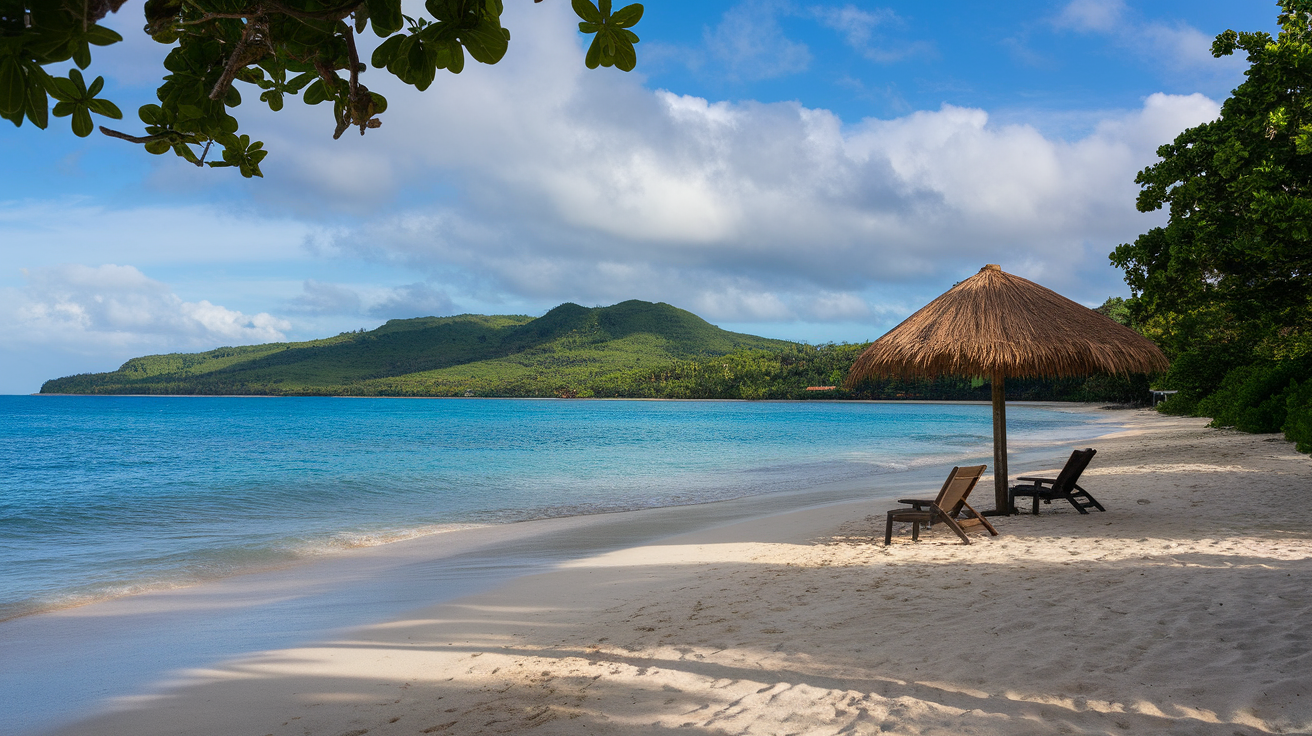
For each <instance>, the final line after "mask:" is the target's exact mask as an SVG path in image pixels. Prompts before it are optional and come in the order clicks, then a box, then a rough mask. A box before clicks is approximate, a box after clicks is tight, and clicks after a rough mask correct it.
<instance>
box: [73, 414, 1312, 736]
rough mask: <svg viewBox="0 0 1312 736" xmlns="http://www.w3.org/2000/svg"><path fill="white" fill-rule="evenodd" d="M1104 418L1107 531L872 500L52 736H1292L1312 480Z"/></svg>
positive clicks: (375, 632) (1308, 472) (606, 562)
mask: <svg viewBox="0 0 1312 736" xmlns="http://www.w3.org/2000/svg"><path fill="white" fill-rule="evenodd" d="M1118 418H1120V419H1123V420H1125V421H1127V422H1128V424H1129V426H1130V427H1131V428H1130V430H1129V431H1126V432H1121V433H1119V434H1117V435H1115V436H1111V437H1107V438H1104V439H1101V440H1099V441H1098V442H1097V443H1094V444H1095V446H1096V447H1097V448H1098V450H1099V453H1098V456H1097V457H1096V458H1095V459H1094V461H1093V463H1092V465H1091V466H1090V469H1089V470H1088V472H1087V473H1086V474H1085V479H1084V482H1082V485H1084V486H1085V487H1086V488H1088V489H1089V490H1090V491H1091V492H1092V493H1093V494H1094V495H1095V496H1097V498H1098V499H1099V500H1100V501H1101V502H1102V503H1103V504H1104V505H1105V506H1106V507H1107V509H1108V510H1107V512H1106V513H1099V512H1096V511H1095V512H1093V513H1091V514H1089V515H1079V514H1077V513H1076V512H1075V510H1074V509H1073V508H1071V507H1070V506H1069V505H1067V504H1064V503H1062V504H1053V505H1051V506H1044V507H1043V508H1042V509H1041V513H1040V515H1039V516H1037V517H1033V516H1028V515H1021V516H1014V517H1007V518H1000V519H997V520H996V521H995V523H996V526H997V527H998V530H999V531H1000V532H1001V536H999V537H996V538H990V537H988V536H987V535H981V534H976V535H973V536H972V539H973V541H974V543H973V544H971V545H969V546H966V545H962V544H960V543H959V541H958V540H957V539H956V538H955V537H954V536H953V535H952V534H951V533H950V532H949V531H948V530H946V529H944V528H942V527H938V528H936V529H935V530H934V531H933V532H930V533H928V534H926V535H924V536H922V538H921V541H920V542H919V543H914V544H913V543H912V542H911V540H910V529H909V525H905V527H904V528H899V529H898V530H897V534H896V536H895V538H894V544H893V545H892V546H891V547H889V548H884V547H883V546H881V545H880V544H879V542H880V541H882V533H883V517H884V512H885V511H886V510H887V509H888V508H890V507H891V503H890V502H889V501H887V500H883V501H863V502H857V503H852V502H848V503H839V504H831V505H827V506H823V507H819V508H810V509H805V510H800V511H793V512H789V513H784V514H776V515H772V516H767V517H765V518H757V519H752V520H748V521H741V522H736V523H731V524H727V525H722V526H718V527H716V528H713V529H711V530H709V531H701V532H697V533H693V534H687V535H683V536H679V537H673V538H668V539H663V540H661V541H660V542H659V543H656V544H649V545H643V546H635V547H630V548H626V549H621V550H618V551H611V552H607V553H604V554H598V555H592V556H589V557H586V558H584V559H579V560H574V561H572V562H568V563H565V564H563V565H561V566H559V567H558V568H556V569H552V570H550V571H548V572H544V573H540V574H535V575H529V576H525V577H518V578H514V579H512V580H510V581H509V582H506V583H504V584H501V585H500V586H499V587H496V588H495V589H493V590H490V591H486V592H482V593H478V594H475V595H471V596H467V597H464V598H461V599H458V600H456V601H454V602H450V603H446V604H442V605H438V606H433V607H430V608H427V609H424V610H421V611H412V612H410V613H408V614H407V615H405V616H403V617H400V618H396V619H394V620H388V621H386V622H383V623H376V624H373V625H368V626H363V627H357V628H353V629H350V630H349V631H348V632H346V633H344V634H342V635H341V636H340V637H335V638H332V639H331V640H327V641H323V642H321V643H319V644H315V645H312V646H299V647H295V648H285V649H273V650H269V651H264V652H261V653H259V654H255V655H249V656H243V657H241V658H238V659H234V660H231V661H227V662H224V663H223V664H221V665H217V666H213V667H208V668H205V669H192V670H189V671H187V672H185V673H183V674H182V675H180V676H179V677H178V678H177V679H176V680H175V681H174V682H172V683H171V684H170V686H169V687H167V688H166V689H164V690H162V691H159V692H155V693H153V694H150V695H143V696H140V697H128V698H119V699H118V700H116V701H115V704H114V709H113V710H112V711H111V712H108V713H104V714H101V715H98V716H96V717H94V718H92V719H90V720H84V721H81V722H78V723H76V724H73V725H71V726H67V727H64V728H61V729H59V730H58V731H56V732H54V733H59V734H92V733H94V734H106V735H112V734H124V735H127V734H132V735H133V736H141V735H151V734H161V735H162V734H214V735H215V736H218V735H220V734H221V735H224V736H228V735H231V734H251V735H252V736H264V735H265V734H274V735H277V736H281V735H284V734H286V735H289V736H290V735H292V734H295V735H296V736H310V735H314V736H318V735H320V734H322V735H323V736H363V734H372V735H376V736H386V735H391V734H409V735H414V734H442V735H444V736H445V735H447V734H482V733H533V734H580V733H606V734H609V733H614V734H656V733H666V732H674V731H676V730H677V731H678V732H680V733H689V732H691V733H708V734H785V733H796V734H831V733H832V734H838V733H861V734H864V733H894V734H935V733H941V734H1049V733H1051V734H1069V733H1079V734H1085V733H1089V734H1092V733H1098V734H1115V733H1179V734H1186V733H1187V734H1224V735H1225V736H1230V735H1231V734H1255V733H1303V732H1308V731H1309V730H1312V674H1309V673H1312V623H1310V622H1312V592H1309V590H1308V585H1309V581H1310V580H1312V510H1309V508H1308V504H1307V503H1306V498H1305V496H1306V494H1307V493H1308V492H1309V491H1312V458H1309V457H1308V456H1305V455H1300V454H1298V453H1296V452H1295V451H1294V449H1293V447H1292V445H1290V444H1289V443H1287V442H1285V441H1284V440H1283V439H1282V438H1280V437H1278V436H1273V435H1245V434H1240V433H1235V432H1230V431H1224V430H1214V429H1208V428H1206V427H1204V423H1205V422H1204V421H1203V420H1196V419H1177V418H1170V417H1161V416H1158V415H1156V414H1155V413H1152V412H1147V411H1140V412H1133V413H1128V412H1127V413H1122V416H1121V417H1118ZM1069 449H1070V448H1061V449H1055V450H1053V451H1052V453H1051V455H1050V457H1049V458H1048V459H1047V461H1046V464H1045V463H1043V462H1038V463H1030V464H1028V465H1025V464H1021V465H1019V466H1014V467H1013V470H1012V472H1013V475H1019V474H1022V473H1032V472H1034V471H1039V470H1043V469H1055V468H1056V467H1059V466H1060V464H1061V462H1063V461H1064V459H1065V455H1066V454H1068V453H1069ZM946 470H947V469H946V468H944V469H943V471H944V474H945V473H946ZM925 490H926V491H928V492H931V493H932V492H933V490H935V488H932V487H927V488H926V489H925ZM990 491H991V488H989V487H986V486H985V484H981V488H980V489H979V490H978V491H977V496H976V497H975V500H976V501H978V502H979V504H978V505H980V506H987V505H989V503H988V499H987V498H986V497H987V496H988V495H989V493H990ZM877 537H879V538H880V539H876V538H877ZM198 635H199V633H198ZM48 695H49V697H51V698H58V697H59V693H58V692H50V693H49V694H48Z"/></svg>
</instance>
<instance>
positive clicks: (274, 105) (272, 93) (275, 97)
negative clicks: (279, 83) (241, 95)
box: [260, 89, 282, 112]
mask: <svg viewBox="0 0 1312 736" xmlns="http://www.w3.org/2000/svg"><path fill="white" fill-rule="evenodd" d="M260 101H262V102H267V103H268V104H269V109H270V110H273V111H274V112H278V111H279V110H281V109H282V93H281V92H279V91H277V90H272V89H271V90H269V91H268V92H265V93H264V94H262V95H260Z"/></svg>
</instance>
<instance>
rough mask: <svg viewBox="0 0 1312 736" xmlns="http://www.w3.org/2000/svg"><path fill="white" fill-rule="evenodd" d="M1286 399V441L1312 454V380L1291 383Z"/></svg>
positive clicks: (1305, 379) (1299, 449)
mask: <svg viewBox="0 0 1312 736" xmlns="http://www.w3.org/2000/svg"><path fill="white" fill-rule="evenodd" d="M1285 397H1286V399H1285V402H1286V403H1285V425H1284V427H1283V429H1284V431H1285V439H1287V440H1289V441H1290V442H1293V443H1295V445H1296V446H1297V448H1298V451H1299V452H1309V453H1312V379H1309V378H1306V377H1305V378H1304V379H1303V382H1302V383H1301V384H1300V383H1298V382H1297V381H1295V382H1294V383H1291V384H1290V385H1289V389H1288V390H1287V391H1286V392H1285Z"/></svg>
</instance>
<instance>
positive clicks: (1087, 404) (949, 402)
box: [6, 392, 1147, 411]
mask: <svg viewBox="0 0 1312 736" xmlns="http://www.w3.org/2000/svg"><path fill="white" fill-rule="evenodd" d="M6 395H9V396H41V397H54V396H69V397H77V398H132V399H406V400H408V399H462V400H471V399H473V400H483V401H665V402H683V403H725V402H734V403H743V404H811V403H814V402H817V401H819V402H830V403H835V404H927V405H945V406H992V404H993V402H991V401H985V400H980V401H968V400H965V399H943V400H937V399H826V398H819V397H817V398H813V399H667V398H655V397H644V396H632V397H630V396H587V397H581V396H573V397H568V398H566V397H562V396H353V395H348V394H64V393H59V394H53V393H52V394H43V393H40V392H38V393H31V394H6ZM1007 406H1037V407H1044V408H1059V407H1064V406H1071V407H1084V408H1090V409H1097V410H1103V411H1137V410H1138V409H1139V408H1141V407H1133V406H1130V407H1123V406H1119V405H1109V404H1107V403H1106V402H1099V401H1012V400H1008V401H1007ZM1143 408H1147V407H1143Z"/></svg>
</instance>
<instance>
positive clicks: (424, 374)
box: [41, 300, 1147, 402]
mask: <svg viewBox="0 0 1312 736" xmlns="http://www.w3.org/2000/svg"><path fill="white" fill-rule="evenodd" d="M867 345H868V343H865V344H842V345H833V344H829V345H805V344H799V343H793V342H787V341H784V340H771V339H767V338H763V337H756V336H753V335H744V334H740V333H734V332H728V331H726V330H721V329H720V328H718V327H715V326H714V325H711V324H708V323H707V322H706V321H705V320H703V319H701V318H700V317H698V316H697V315H695V314H692V313H691V312H687V311H684V310H682V309H677V308H675V307H672V306H670V305H668V304H652V303H650V302H642V301H636V300H635V301H627V302H622V303H620V304H616V305H614V306H610V307H596V308H591V309H589V308H585V307H581V306H578V305H576V304H562V305H561V306H559V307H556V308H555V309H553V310H551V311H550V312H548V313H547V314H545V315H543V316H542V317H539V318H537V319H533V318H530V317H527V316H522V315H510V316H492V317H489V316H483V315H469V314H466V315H459V316H455V317H422V318H418V319H404V320H391V321H390V322H388V323H387V324H385V325H383V326H382V327H379V328H378V329H376V330H370V331H364V330H361V331H358V332H346V333H342V334H340V335H337V336H336V337H330V338H326V339H323V340H311V341H307V342H297V343H272V344H267V345H251V346H244V347H225V348H219V349H217V350H211V351H208V352H204V353H191V354H184V353H174V354H169V355H151V356H146V357H141V358H133V359H132V360H129V361H127V362H126V363H124V364H123V365H122V366H121V367H120V368H119V369H118V370H116V371H112V372H109V373H94V374H83V375H76V376H68V377H66V378H60V379H56V380H52V381H47V382H46V384H45V385H44V386H43V387H42V389H41V390H42V393H76V394H208V395H216V394H248V395H249V394H259V395H280V396H289V395H290V396H300V395H335V396H465V395H473V396H520V397H528V396H560V397H614V398H665V399H833V398H866V399H943V400H987V399H988V397H989V390H990V387H989V385H988V383H986V382H985V381H983V380H982V379H974V380H972V379H969V378H940V379H935V380H923V379H921V380H897V379H890V380H879V381H867V382H864V383H862V384H860V385H859V386H857V387H855V388H854V389H850V390H849V389H844V388H842V384H843V380H844V379H845V377H846V376H847V372H848V370H849V369H850V368H851V366H852V362H853V361H854V360H856V357H857V356H858V355H859V354H860V353H861V351H862V350H864V349H865V348H866V346H867ZM1007 391H1008V395H1009V396H1011V397H1012V398H1015V399H1060V400H1075V401H1113V402H1133V401H1142V400H1143V398H1145V397H1146V396H1147V379H1146V378H1144V377H1136V378H1133V379H1124V378H1112V377H1094V378H1091V379H1087V380H1086V379H1079V380H1065V381H1045V380H1039V379H1035V380H1029V381H1023V380H1021V381H1018V380H1012V381H1009V382H1008V386H1007Z"/></svg>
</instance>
